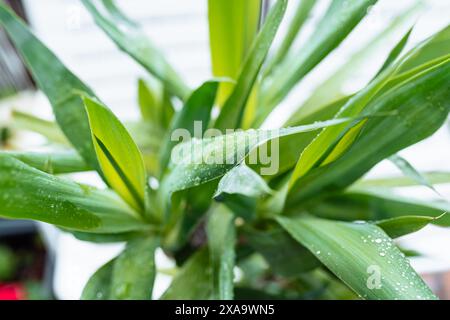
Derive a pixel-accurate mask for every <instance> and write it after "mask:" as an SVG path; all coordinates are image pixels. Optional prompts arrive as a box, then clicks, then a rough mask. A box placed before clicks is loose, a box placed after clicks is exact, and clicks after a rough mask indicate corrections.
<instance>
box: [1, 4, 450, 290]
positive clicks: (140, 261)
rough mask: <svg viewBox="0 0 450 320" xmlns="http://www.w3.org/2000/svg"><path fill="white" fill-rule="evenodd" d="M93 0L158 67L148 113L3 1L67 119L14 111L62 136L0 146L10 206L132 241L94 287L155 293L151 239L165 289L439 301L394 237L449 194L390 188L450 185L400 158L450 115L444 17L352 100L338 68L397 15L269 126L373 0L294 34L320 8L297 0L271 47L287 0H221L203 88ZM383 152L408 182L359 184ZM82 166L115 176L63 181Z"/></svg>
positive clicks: (94, 234) (140, 55) (103, 18)
mask: <svg viewBox="0 0 450 320" xmlns="http://www.w3.org/2000/svg"><path fill="white" fill-rule="evenodd" d="M82 2H83V4H84V6H85V7H86V8H87V10H88V11H89V12H90V13H91V14H92V16H93V18H94V19H95V22H96V23H97V25H98V26H99V27H100V28H101V29H102V30H103V31H104V32H105V33H106V34H107V35H108V36H109V37H110V38H111V39H112V40H113V41H114V42H115V43H116V44H117V46H118V47H119V48H120V49H121V50H122V51H124V52H125V53H127V54H128V55H129V56H130V57H131V58H133V59H134V60H135V61H136V62H137V63H139V64H140V65H141V66H142V67H143V68H145V69H146V70H147V71H148V72H149V74H150V75H151V78H150V79H149V80H142V79H141V80H140V81H139V84H138V88H139V90H138V91H139V107H140V110H141V114H142V119H141V120H140V121H139V122H135V123H124V124H123V123H122V122H121V121H120V120H119V119H118V118H117V117H116V116H115V115H114V114H113V112H111V110H110V109H109V108H108V107H107V106H105V105H104V104H103V103H102V102H101V99H100V98H99V97H97V96H96V95H95V93H94V92H93V91H92V90H91V89H90V88H89V87H88V86H87V85H86V84H84V83H83V82H82V81H81V80H80V79H78V78H77V77H76V76H75V75H74V74H73V73H72V72H71V71H69V70H68V69H67V68H66V67H65V66H64V65H63V64H62V63H61V62H60V61H59V60H58V58H57V57H56V56H55V55H54V54H53V53H52V52H51V51H50V50H49V49H48V48H47V47H46V46H45V45H44V44H43V43H42V42H41V41H39V39H37V38H36V37H35V36H34V35H33V33H31V32H30V30H29V29H28V28H27V27H26V26H25V24H24V23H23V22H22V21H20V19H19V18H17V16H16V15H14V13H13V12H12V11H11V10H10V9H8V8H7V7H6V6H5V5H0V25H2V26H3V27H4V29H5V30H6V32H7V33H8V34H9V36H10V38H11V40H12V41H13V43H14V44H15V46H16V48H17V50H18V52H19V53H20V54H21V55H22V57H23V60H24V61H25V63H26V65H27V66H28V68H29V70H30V72H31V74H32V75H33V77H34V79H35V82H36V83H37V85H38V86H39V88H40V89H41V90H42V91H43V92H44V93H45V94H46V95H47V97H48V99H49V101H50V103H51V105H52V107H53V111H54V114H55V118H56V123H53V122H48V121H44V120H42V119H39V118H35V117H33V116H31V115H29V114H24V113H19V112H15V113H14V114H13V124H12V126H13V128H16V129H28V130H33V131H36V132H38V133H40V134H42V135H44V136H46V137H47V138H48V140H49V141H51V142H53V143H54V145H55V146H56V145H58V146H65V150H63V151H61V149H60V148H59V149H58V148H56V147H55V151H54V152H47V153H29V152H23V151H15V152H5V151H4V152H2V153H1V154H0V215H1V216H3V217H7V218H14V219H33V220H38V221H43V222H47V223H51V224H54V225H55V226H57V227H58V228H60V229H61V230H64V231H66V232H70V233H72V234H73V235H74V236H75V237H77V238H79V239H81V240H84V241H91V242H101V243H105V242H126V243H127V244H126V248H125V249H124V250H123V252H122V253H120V254H119V255H118V256H117V257H116V258H114V259H113V260H112V261H110V262H108V263H107V264H105V265H104V266H103V267H101V268H100V269H99V270H98V271H97V272H96V273H95V274H94V275H93V276H92V278H91V279H90V280H89V282H88V283H87V285H86V287H85V289H84V292H83V294H82V298H83V299H150V298H151V297H152V288H153V284H154V279H155V273H156V272H157V271H156V267H155V258H154V256H155V254H154V253H155V250H156V249H157V248H161V249H162V250H163V251H164V252H165V253H166V255H168V256H169V257H172V258H173V259H174V260H175V261H176V270H174V272H175V275H174V277H173V280H172V283H171V285H170V287H169V288H168V289H167V291H166V292H165V293H164V294H163V296H162V298H163V299H210V298H213V299H242V298H274V299H282V298H290V299H352V298H357V297H360V298H364V299H435V298H436V296H435V295H434V294H433V292H432V291H431V290H430V289H429V288H428V286H427V285H426V284H425V283H424V281H423V280H422V279H421V277H420V276H419V275H418V274H417V273H416V272H415V271H414V270H413V268H412V267H411V266H410V264H409V261H408V258H407V257H406V256H405V254H404V253H403V252H402V250H401V248H398V247H397V246H396V243H395V242H394V240H393V239H395V238H397V237H400V236H402V235H406V234H409V233H412V232H415V231H417V230H419V229H421V228H423V227H424V226H426V225H428V224H436V225H440V226H450V217H449V216H448V215H443V213H444V212H446V211H448V210H449V208H450V206H449V205H448V203H447V202H446V201H444V200H442V201H441V200H440V201H419V200H416V199H411V198H405V197H400V196H396V195H395V194H394V193H393V192H394V191H393V190H394V188H396V187H404V186H411V185H419V186H423V187H428V188H432V189H433V184H437V183H447V182H450V174H449V173H445V172H434V173H424V174H421V173H419V172H418V171H417V170H415V169H414V168H413V167H412V166H411V164H409V163H408V162H407V161H406V160H405V159H403V158H401V157H400V156H398V155H396V154H397V153H398V152H399V151H401V150H402V149H404V148H407V147H409V146H411V145H413V144H415V143H417V142H419V141H421V140H424V139H425V138H427V137H429V136H431V135H432V134H433V133H434V132H436V131H437V130H438V129H439V128H440V127H441V126H442V125H443V124H444V122H445V120H446V119H447V116H448V113H449V110H450V77H449V74H450V27H447V28H445V29H443V30H442V31H440V32H438V33H436V34H435V35H433V36H431V37H430V38H428V39H426V40H424V41H423V42H421V43H420V44H419V45H417V46H415V47H414V48H413V49H411V50H410V51H407V52H405V47H406V45H407V43H408V39H409V36H410V34H411V31H412V29H411V30H408V32H407V33H406V34H405V36H404V37H402V39H400V41H399V42H398V44H397V45H396V46H395V48H393V49H392V51H391V52H390V53H389V54H388V55H387V59H386V61H385V63H384V64H383V66H382V67H381V68H380V70H379V72H377V73H376V75H375V76H374V77H373V79H372V80H371V81H369V82H368V83H367V84H366V85H365V86H362V88H361V89H359V90H357V91H356V92H354V93H352V94H350V95H348V94H345V93H344V91H343V88H342V83H343V82H344V81H343V80H346V79H348V78H349V77H352V76H354V75H355V73H357V72H358V71H359V70H360V68H361V65H362V66H364V64H365V63H369V62H368V60H367V59H368V57H369V56H370V53H371V52H372V51H373V50H374V47H375V46H376V45H378V44H379V43H382V42H383V40H384V39H385V37H386V36H387V35H388V34H391V31H392V29H393V28H396V27H397V26H399V25H404V24H402V22H404V21H405V19H406V18H405V17H406V16H407V15H408V14H409V13H408V12H406V13H404V14H402V15H401V16H400V17H398V18H397V19H396V20H395V21H394V22H393V23H392V24H391V25H389V26H387V27H386V29H385V30H384V31H383V32H381V33H380V34H379V35H377V37H376V38H375V40H373V41H372V42H371V44H370V45H368V46H364V48H363V49H361V51H359V52H357V53H356V54H355V55H354V56H353V57H352V58H351V59H350V60H349V62H348V63H346V64H345V65H343V66H342V67H341V68H339V69H338V70H337V72H336V73H335V74H334V75H332V76H331V77H330V78H329V79H327V80H326V81H325V82H323V83H322V84H321V85H319V86H318V89H317V91H315V92H313V93H312V95H311V96H310V97H309V99H308V100H307V101H306V102H305V103H303V104H302V105H301V106H300V107H299V108H297V110H296V111H295V112H294V113H293V115H292V116H291V117H290V118H289V119H288V121H286V123H285V126H284V127H285V128H284V129H280V130H266V129H262V128H261V125H262V124H263V122H264V121H265V120H266V119H267V118H268V116H269V115H270V114H271V113H272V112H277V111H276V110H275V107H277V106H278V105H279V104H280V102H281V101H283V100H284V99H285V98H286V96H287V95H288V94H289V93H290V92H291V91H292V90H293V89H294V87H295V86H296V85H297V84H298V83H299V82H300V81H302V79H304V78H305V76H306V75H308V74H309V73H310V72H311V71H312V70H313V69H315V67H316V66H317V65H318V64H319V63H321V62H322V61H323V60H324V59H325V58H326V57H327V56H329V55H330V53H332V52H333V51H334V49H336V48H337V47H338V46H340V45H341V43H342V42H343V41H344V40H345V39H346V38H347V37H348V36H349V34H350V33H351V32H352V30H353V29H355V27H356V26H357V25H358V24H359V23H360V22H361V21H362V20H363V19H364V17H365V16H366V15H367V13H368V12H369V9H370V8H371V7H372V6H373V5H375V4H376V2H377V1H376V0H352V1H349V0H333V1H331V3H330V5H329V8H328V9H327V11H326V13H325V14H324V16H323V17H322V18H321V20H320V21H319V22H318V24H317V26H316V28H315V30H314V31H313V32H312V33H311V35H310V38H309V39H308V40H307V41H305V42H304V44H303V45H301V46H295V45H294V41H295V40H296V39H297V38H298V34H300V30H301V28H302V26H303V25H304V23H305V22H306V21H307V20H308V17H309V16H310V12H311V10H313V8H314V6H315V4H316V2H318V1H314V0H302V1H300V2H298V7H297V8H296V9H295V10H296V12H295V15H294V17H293V19H292V20H291V21H289V23H288V27H287V32H286V35H285V36H284V38H282V41H281V43H280V45H279V46H277V47H274V48H272V49H271V47H273V46H272V42H273V40H274V38H275V35H276V34H277V30H278V28H279V25H280V23H281V21H282V20H283V16H284V13H285V11H286V7H287V0H277V1H276V2H274V3H273V5H272V6H271V7H270V10H269V11H268V12H267V15H265V10H263V9H264V6H263V5H262V4H261V1H259V0H249V1H240V0H235V1H231V0H209V1H208V6H209V12H208V16H209V26H210V41H211V55H212V64H213V73H214V76H215V78H213V79H210V80H208V81H206V82H205V83H203V84H202V85H200V86H199V87H198V88H196V89H191V88H190V87H189V86H188V85H186V83H185V81H184V80H183V79H182V78H181V77H180V76H179V75H178V74H177V72H176V71H175V70H174V69H173V68H172V67H171V66H170V65H169V63H168V61H167V60H166V58H165V56H164V55H163V54H162V53H161V52H160V51H159V50H158V49H157V48H156V47H155V46H154V45H153V44H152V42H151V41H150V40H149V39H147V38H146V36H145V35H144V33H143V32H142V30H141V29H140V28H139V25H138V24H136V23H135V22H133V21H131V20H130V19H129V18H128V17H126V16H125V15H124V14H123V13H122V12H121V11H120V10H119V9H118V8H117V7H116V6H115V4H114V3H113V1H111V0H103V1H101V0H83V1H82ZM269 49H271V52H270V53H269ZM175 100H178V101H181V102H182V105H183V107H182V108H181V109H179V110H177V109H176V108H174V104H173V102H174V101H175ZM215 110H217V112H215ZM216 114H218V116H215V115H216ZM198 123H201V124H202V125H203V128H202V130H203V131H202V133H204V132H205V131H206V130H207V129H211V128H213V129H219V130H221V132H222V135H220V136H214V137H203V138H200V139H199V138H198V137H196V138H192V139H191V140H188V141H183V142H182V143H179V144H178V143H177V141H174V139H172V138H173V133H174V132H180V131H179V130H181V132H184V133H189V134H191V135H194V134H195V132H194V131H195V130H196V129H197V128H196V124H198ZM226 129H243V130H240V131H235V132H225V131H224V130H226ZM177 130H178V131H177ZM274 147H277V149H275V148H274ZM267 148H269V149H270V150H272V151H273V150H275V151H276V152H272V153H271V154H270V157H271V158H273V159H275V158H277V162H278V163H277V169H278V170H275V172H270V173H269V174H267V172H266V173H265V174H263V173H262V172H263V169H264V168H265V169H267V168H266V166H265V165H266V164H267V163H262V162H261V161H260V162H258V161H250V160H251V159H255V158H256V159H260V157H258V154H259V155H260V154H262V153H263V152H264V151H265V150H266V149H267ZM224 151H225V152H224ZM175 155H177V157H176V158H177V160H175ZM211 159H214V161H209V160H211ZM385 159H390V160H391V161H392V162H393V163H395V164H396V165H397V166H398V167H399V168H400V169H401V172H402V173H403V176H398V177H391V178H386V179H367V178H364V175H365V174H366V173H367V172H368V171H369V170H371V169H372V168H373V167H374V166H375V165H376V164H378V163H379V162H381V161H382V160H385ZM217 160H218V161H217ZM80 171H96V172H97V173H98V174H99V176H100V177H101V178H102V179H103V180H104V182H105V184H106V186H107V187H106V188H105V189H96V188H94V187H91V186H86V185H83V184H79V183H76V182H74V181H72V180H70V179H68V178H67V177H66V176H64V177H61V174H68V173H74V172H80ZM259 173H261V174H259ZM163 271H164V270H163Z"/></svg>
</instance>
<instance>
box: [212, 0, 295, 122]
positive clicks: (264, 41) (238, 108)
mask: <svg viewBox="0 0 450 320" xmlns="http://www.w3.org/2000/svg"><path fill="white" fill-rule="evenodd" d="M286 7H287V0H278V1H277V2H276V3H275V5H274V6H273V8H272V9H271V10H270V12H269V14H268V16H267V19H266V22H265V23H264V25H263V27H262V29H261V31H260V32H259V33H258V35H257V37H256V39H255V41H254V43H253V45H252V47H251V49H250V51H249V53H248V55H247V58H246V60H245V62H244V64H243V66H242V69H241V71H240V74H239V77H238V80H237V83H236V86H235V87H234V90H233V92H232V93H231V95H230V97H229V98H228V99H227V101H226V102H225V104H224V106H223V108H222V111H221V113H220V114H219V117H218V118H217V120H216V123H215V125H214V127H215V128H217V129H219V130H225V129H235V128H239V127H240V126H241V124H242V120H243V117H244V111H245V106H246V104H247V101H248V98H249V96H250V94H251V92H252V89H253V86H254V84H255V82H256V79H257V76H258V74H259V71H260V69H261V66H262V65H263V63H264V60H265V59H266V56H267V53H268V52H269V49H270V46H271V45H272V41H273V39H274V38H275V35H276V33H277V30H278V27H279V25H280V23H281V20H282V19H283V16H284V12H285V11H286Z"/></svg>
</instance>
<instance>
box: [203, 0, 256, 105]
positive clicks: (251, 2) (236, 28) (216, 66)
mask: <svg viewBox="0 0 450 320" xmlns="http://www.w3.org/2000/svg"><path fill="white" fill-rule="evenodd" d="M261 7H262V0H247V1H241V0H208V22H209V43H210V49H211V50H210V51H211V62H212V72H213V75H214V76H215V77H227V78H230V79H236V78H237V77H238V75H239V70H240V69H241V67H242V64H243V62H244V60H245V57H246V56H247V54H248V51H249V49H250V46H251V44H252V43H253V40H254V38H255V36H256V34H257V32H258V26H259V22H260V15H261ZM233 88H234V84H233V83H221V84H220V90H219V93H218V97H217V104H218V105H219V106H222V105H223V103H224V102H225V101H226V100H227V98H228V97H229V95H230V94H231V92H232V91H233Z"/></svg>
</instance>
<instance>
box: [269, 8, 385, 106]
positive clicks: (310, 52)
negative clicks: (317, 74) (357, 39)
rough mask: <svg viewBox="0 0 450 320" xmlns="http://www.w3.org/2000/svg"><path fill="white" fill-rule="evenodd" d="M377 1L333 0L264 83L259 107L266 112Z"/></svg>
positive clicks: (333, 47) (314, 65) (338, 42)
mask: <svg viewBox="0 0 450 320" xmlns="http://www.w3.org/2000/svg"><path fill="white" fill-rule="evenodd" d="M376 2H377V0H355V1H342V0H333V2H332V4H331V5H330V7H329V9H328V11H327V13H326V14H325V16H324V17H323V18H322V20H321V21H320V23H319V26H318V27H317V28H316V30H315V31H314V33H313V34H312V35H311V38H310V40H309V41H307V42H306V46H305V47H303V48H300V51H299V52H298V53H297V52H295V53H293V54H292V55H291V58H287V59H285V61H284V63H283V64H282V65H281V66H280V67H279V68H278V70H277V71H276V72H275V73H274V74H273V77H272V78H271V79H270V80H269V83H267V84H265V85H264V89H266V88H267V90H264V89H263V93H264V95H263V96H262V101H261V104H262V106H261V107H262V108H263V109H265V110H266V111H265V112H266V114H268V113H269V112H270V110H273V108H274V107H275V106H277V105H278V103H279V102H281V100H282V99H283V98H284V97H285V96H286V95H287V94H288V93H289V92H290V91H291V90H292V88H293V87H294V86H295V84H297V83H298V82H299V81H300V80H301V79H302V78H303V77H304V76H305V75H307V74H308V73H309V72H310V71H311V70H312V69H313V68H314V67H316V66H317V64H319V62H321V61H322V60H323V59H324V58H325V57H326V56H327V55H328V54H329V53H330V52H331V51H333V50H334V49H335V48H336V47H337V46H338V45H339V44H340V43H341V42H342V41H343V40H344V39H345V38H346V37H347V36H348V34H349V33H350V32H351V31H352V30H353V29H354V27H355V26H356V25H357V24H358V23H359V22H360V21H361V20H362V19H363V18H364V16H365V15H366V14H367V12H368V9H369V8H370V6H372V5H373V4H375V3H376ZM267 110H268V111H267Z"/></svg>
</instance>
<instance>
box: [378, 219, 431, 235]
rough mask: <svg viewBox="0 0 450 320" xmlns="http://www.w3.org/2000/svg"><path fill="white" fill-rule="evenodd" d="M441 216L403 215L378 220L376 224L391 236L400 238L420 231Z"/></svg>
mask: <svg viewBox="0 0 450 320" xmlns="http://www.w3.org/2000/svg"><path fill="white" fill-rule="evenodd" d="M439 218H440V217H437V218H432V217H426V216H403V217H398V218H392V219H387V220H381V221H377V222H376V225H377V226H378V227H380V228H381V229H383V230H384V232H386V234H387V235H388V236H389V237H390V238H399V237H401V236H404V235H407V234H410V233H414V232H416V231H419V230H421V229H423V228H425V227H426V226H427V225H429V224H430V223H433V222H434V221H435V220H438V219H439Z"/></svg>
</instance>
